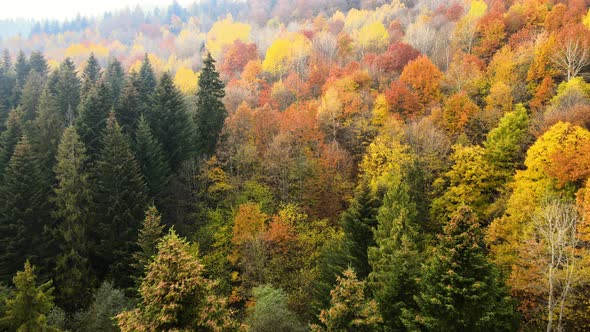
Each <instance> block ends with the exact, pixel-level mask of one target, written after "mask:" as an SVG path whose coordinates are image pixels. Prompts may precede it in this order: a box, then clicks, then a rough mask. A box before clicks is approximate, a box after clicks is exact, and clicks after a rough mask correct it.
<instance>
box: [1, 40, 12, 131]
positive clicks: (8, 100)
mask: <svg viewBox="0 0 590 332" xmlns="http://www.w3.org/2000/svg"><path fill="white" fill-rule="evenodd" d="M15 82H16V78H15V74H14V70H13V68H12V63H11V59H10V53H8V50H4V56H3V60H2V64H1V66H0V133H1V132H3V131H4V130H5V129H6V119H7V118H8V112H9V111H10V110H11V109H12V108H13V106H14V103H13V100H12V91H13V90H14V86H15Z"/></svg>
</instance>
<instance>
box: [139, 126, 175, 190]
mask: <svg viewBox="0 0 590 332" xmlns="http://www.w3.org/2000/svg"><path fill="white" fill-rule="evenodd" d="M134 150H135V156H136V158H137V161H138V162H139V164H140V165H141V173H142V174H143V177H144V179H145V181H146V184H147V186H148V188H149V193H150V197H151V198H152V199H157V200H160V199H162V196H163V195H162V194H163V192H164V190H165V188H166V185H167V184H168V181H169V177H170V168H169V167H168V163H167V162H166V158H165V156H164V152H163V151H162V145H161V144H160V142H158V140H157V139H156V138H155V137H154V136H153V135H152V132H151V129H150V127H149V124H148V122H147V121H146V120H145V118H144V117H143V116H142V117H141V118H140V119H139V126H138V128H137V133H136V136H135V144H134Z"/></svg>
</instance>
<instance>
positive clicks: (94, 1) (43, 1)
mask: <svg viewBox="0 0 590 332" xmlns="http://www.w3.org/2000/svg"><path fill="white" fill-rule="evenodd" d="M1 2H2V8H1V9H0V19H3V18H35V19H48V18H50V19H59V20H63V19H71V18H74V17H76V15H77V14H78V13H80V14H81V15H83V16H97V15H102V14H103V13H104V12H106V11H110V10H115V9H123V8H125V7H131V8H135V6H136V5H137V4H139V3H140V4H141V6H142V7H143V8H152V7H154V6H159V7H166V6H168V5H169V4H171V3H172V0H3V1H1ZM177 2H178V3H179V4H181V5H186V4H190V3H193V2H195V0H177Z"/></svg>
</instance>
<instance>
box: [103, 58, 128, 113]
mask: <svg viewBox="0 0 590 332" xmlns="http://www.w3.org/2000/svg"><path fill="white" fill-rule="evenodd" d="M104 77H105V81H106V82H107V84H108V86H109V87H110V88H111V96H112V97H113V103H114V104H115V105H116V104H117V102H118V101H119V96H120V95H121V90H122V89H123V85H124V84H125V70H123V65H121V62H120V61H119V60H117V58H111V60H110V61H109V64H108V66H107V69H106V70H105V73H104Z"/></svg>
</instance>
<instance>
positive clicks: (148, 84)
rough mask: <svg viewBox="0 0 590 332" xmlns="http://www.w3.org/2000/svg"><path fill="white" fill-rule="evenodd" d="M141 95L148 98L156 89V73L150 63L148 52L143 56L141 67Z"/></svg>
mask: <svg viewBox="0 0 590 332" xmlns="http://www.w3.org/2000/svg"><path fill="white" fill-rule="evenodd" d="M138 79H139V82H140V84H139V95H140V96H141V99H142V100H148V99H149V98H150V96H151V95H152V94H153V93H154V91H156V85H157V82H156V74H155V73H154V69H153V68H152V64H151V63H150V59H149V58H148V55H147V53H146V54H145V56H144V58H143V62H142V64H141V68H140V69H139V76H138Z"/></svg>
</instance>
